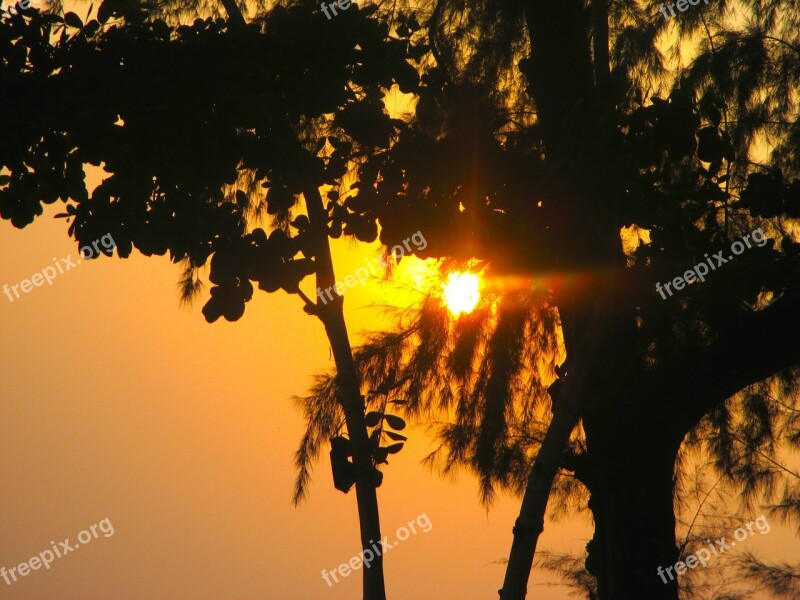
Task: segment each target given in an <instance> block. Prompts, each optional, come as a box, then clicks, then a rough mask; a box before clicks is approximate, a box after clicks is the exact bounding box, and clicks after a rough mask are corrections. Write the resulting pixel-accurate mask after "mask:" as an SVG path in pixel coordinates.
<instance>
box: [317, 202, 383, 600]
mask: <svg viewBox="0 0 800 600" xmlns="http://www.w3.org/2000/svg"><path fill="white" fill-rule="evenodd" d="M303 195H304V196H305V199H306V207H307V209H308V217H309V221H310V223H311V231H312V235H313V236H314V242H315V253H314V258H315V261H316V268H317V286H318V287H321V288H322V289H326V288H329V287H331V286H334V285H335V281H336V276H335V274H334V270H333V261H332V259H331V250H330V245H329V241H328V233H327V215H326V213H325V208H324V206H323V204H322V197H321V196H320V193H319V190H317V189H316V188H310V189H308V190H306V191H305V192H304V194H303ZM343 307H344V301H343V299H342V297H341V296H336V297H335V298H334V300H333V301H332V302H329V303H328V304H325V305H319V304H317V312H318V314H319V317H320V319H321V320H322V323H323V325H324V326H325V332H326V333H327V335H328V340H329V341H330V344H331V349H332V352H333V360H334V362H335V364H336V373H337V382H338V385H339V392H340V395H339V401H340V402H341V404H342V408H343V409H344V415H345V425H346V427H347V434H348V435H349V436H350V442H351V444H352V448H353V463H354V464H355V469H356V502H357V504H358V521H359V526H360V531H361V548H362V550H367V549H370V548H371V547H372V545H373V544H379V543H380V542H379V540H380V539H381V525H380V515H379V513H378V496H377V490H376V489H375V478H374V476H373V473H374V470H373V464H372V454H371V452H370V447H369V436H368V433H367V424H366V421H365V420H364V406H365V405H364V397H363V396H362V395H361V390H360V387H361V386H360V380H359V378H358V374H357V373H356V368H355V363H354V362H353V352H352V348H351V346H350V339H349V336H348V334H347V325H346V323H345V320H344V311H343ZM372 553H373V554H375V553H374V552H372ZM363 585H364V594H363V597H364V600H385V599H386V591H385V587H384V581H383V557H382V556H376V557H375V560H374V561H373V562H372V564H371V565H370V567H369V568H364V569H363Z"/></svg>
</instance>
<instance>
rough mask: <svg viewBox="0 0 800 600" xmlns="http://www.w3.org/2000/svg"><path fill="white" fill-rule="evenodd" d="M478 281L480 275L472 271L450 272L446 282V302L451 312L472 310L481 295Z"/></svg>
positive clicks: (457, 313)
mask: <svg viewBox="0 0 800 600" xmlns="http://www.w3.org/2000/svg"><path fill="white" fill-rule="evenodd" d="M478 283H479V280H478V276H477V275H473V274H472V273H450V276H449V278H448V280H447V283H446V284H444V302H445V304H446V305H447V308H448V309H450V312H451V313H453V314H454V315H456V316H458V315H460V314H461V313H470V312H472V309H474V308H475V305H476V304H477V303H478V300H479V299H480V297H481V295H480V292H479V291H478Z"/></svg>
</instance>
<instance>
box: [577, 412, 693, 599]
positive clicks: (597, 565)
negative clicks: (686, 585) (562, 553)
mask: <svg viewBox="0 0 800 600" xmlns="http://www.w3.org/2000/svg"><path fill="white" fill-rule="evenodd" d="M638 401H639V402H642V398H641V397H639V398H638ZM615 405H616V406H617V408H619V405H618V404H617V403H615ZM622 411H630V409H629V408H628V407H624V408H622ZM620 412H621V411H619V410H613V414H611V413H612V411H609V413H610V414H608V415H606V416H605V417H604V418H603V419H602V422H601V423H599V424H597V423H596V419H595V417H593V416H591V415H586V416H584V427H585V428H586V433H587V443H588V448H589V457H590V462H589V464H588V465H587V469H586V473H585V477H583V478H582V479H583V480H584V481H585V482H586V483H587V485H588V487H589V491H590V493H591V497H590V500H589V508H590V509H591V511H592V514H593V515H594V522H595V533H594V537H593V539H592V541H591V542H589V545H588V546H587V548H588V550H589V556H588V558H587V560H586V567H587V569H588V570H589V572H590V573H592V574H593V575H594V576H595V577H596V578H597V584H598V597H599V598H600V600H619V599H625V598H636V599H638V598H647V599H648V600H677V599H678V584H677V578H676V576H675V575H674V570H673V571H672V573H673V575H672V578H671V577H670V574H669V572H668V571H667V567H672V566H673V565H675V563H676V562H677V561H678V550H677V547H676V544H675V515H674V508H673V493H674V479H673V473H674V467H675V458H676V456H677V453H678V448H679V446H680V439H679V438H678V437H677V436H674V435H671V434H669V433H662V432H660V431H659V423H656V422H654V419H652V418H650V419H649V422H648V419H643V418H639V419H636V418H634V419H626V418H625V417H624V416H621V415H620ZM639 417H641V415H639ZM623 419H624V421H625V422H624V423H620V421H621V420H623ZM612 421H616V422H617V423H618V425H617V426H614V425H613V424H612ZM636 423H638V425H636ZM659 569H661V570H659Z"/></svg>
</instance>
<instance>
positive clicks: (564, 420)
mask: <svg viewBox="0 0 800 600" xmlns="http://www.w3.org/2000/svg"><path fill="white" fill-rule="evenodd" d="M559 396H560V398H559V401H558V402H557V403H555V405H554V407H553V419H552V421H550V426H549V427H548V428H547V433H546V434H545V436H544V440H542V446H541V448H540V449H539V453H538V454H537V455H536V459H535V460H534V463H533V468H532V469H531V472H530V474H529V475H528V484H527V486H526V488H525V496H524V497H523V499H522V507H521V508H520V511H519V516H518V517H517V521H516V523H515V524H514V529H513V533H514V541H513V542H512V544H511V553H510V554H509V557H508V565H507V566H506V575H505V579H504V580H503V587H502V589H500V590H499V593H500V598H501V599H502V600H522V599H523V598H525V595H526V593H527V589H528V577H529V576H530V573H531V568H532V567H533V555H534V552H535V551H536V543H537V542H538V541H539V534H541V533H542V531H543V530H544V515H545V511H546V509H547V500H548V498H549V497H550V488H551V487H552V486H553V479H555V476H556V473H557V472H558V467H559V465H560V464H561V458H562V455H563V453H564V449H565V448H566V446H567V443H568V442H569V436H570V434H571V433H572V430H573V429H574V428H575V425H576V423H577V422H578V415H579V413H580V401H581V393H580V381H579V380H578V378H577V377H574V378H573V377H567V380H566V382H565V383H564V388H563V389H562V393H561V394H560V395H559Z"/></svg>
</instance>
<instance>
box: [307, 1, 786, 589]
mask: <svg viewBox="0 0 800 600" xmlns="http://www.w3.org/2000/svg"><path fill="white" fill-rule="evenodd" d="M430 4H431V6H432V18H431V20H430V21H429V23H428V29H429V39H430V41H431V43H432V46H433V48H432V52H433V54H434V56H435V57H436V60H437V68H436V69H434V70H433V71H432V72H430V73H429V74H428V75H427V77H426V78H424V79H423V82H424V85H423V86H422V87H421V88H420V91H419V97H420V98H419V103H418V105H417V115H416V116H417V120H416V122H415V123H414V126H413V127H411V128H409V129H407V130H404V131H402V132H401V133H400V136H399V139H398V141H397V143H395V144H394V145H393V146H392V148H391V149H390V151H389V152H388V153H387V155H386V156H377V157H375V158H374V160H371V161H369V162H370V163H375V162H376V163H377V166H375V167H372V168H362V170H361V171H360V179H359V195H358V196H357V198H362V197H363V198H364V200H365V202H364V203H363V208H362V209H361V213H362V214H364V215H369V216H374V217H375V218H376V220H377V221H378V222H379V223H380V224H381V225H382V227H383V229H382V233H381V236H382V237H381V239H382V241H384V242H386V243H387V244H390V243H393V242H394V241H395V239H396V238H397V234H396V233H394V232H393V231H392V227H395V226H399V224H402V225H403V226H404V227H409V224H411V225H410V226H411V227H413V228H420V229H422V230H423V231H425V233H426V238H427V239H428V241H429V245H428V248H427V249H426V250H425V253H424V256H433V257H446V256H450V257H456V258H461V259H464V260H466V259H468V258H470V257H475V258H478V259H482V260H485V261H486V264H488V267H487V268H486V271H485V277H486V279H487V281H488V282H491V281H493V280H504V279H514V278H522V279H523V280H525V279H526V278H527V280H528V281H529V283H532V284H534V285H535V286H538V288H545V289H547V290H549V291H550V292H551V296H550V297H549V298H548V299H547V300H546V303H547V305H549V306H551V307H554V308H557V310H558V319H559V321H560V326H561V330H562V331H563V338H564V347H565V351H566V356H567V360H566V362H565V363H564V365H562V366H561V371H562V376H561V377H560V379H559V382H558V384H557V385H556V386H555V387H550V391H551V393H550V396H551V397H552V418H551V420H550V421H549V424H548V426H547V428H546V430H543V429H542V428H541V427H537V426H536V423H535V420H534V418H533V417H532V416H531V415H532V413H533V411H535V410H536V409H537V408H539V407H540V406H541V402H542V400H541V398H542V397H545V398H546V396H545V395H544V393H543V392H544V390H545V389H547V388H548V387H549V386H550V382H549V381H548V379H547V377H546V376H539V377H537V374H534V375H533V376H532V379H533V381H532V382H527V383H528V384H529V385H528V386H527V388H526V387H525V385H523V386H522V387H520V386H519V377H520V376H521V375H520V374H522V373H526V371H525V367H526V366H528V365H529V364H530V357H531V356H532V353H533V352H535V351H536V350H537V348H541V349H547V348H552V346H553V344H552V340H551V342H549V343H547V344H544V342H542V341H541V340H538V341H537V340H536V339H535V338H536V335H535V334H533V333H531V332H530V331H529V328H530V326H529V325H528V323H529V320H530V319H533V320H536V319H540V318H541V315H538V316H530V315H536V313H537V310H536V309H535V308H532V307H531V306H530V305H529V304H526V302H527V300H526V299H525V298H524V297H516V298H515V294H519V292H514V293H508V292H507V293H505V294H504V295H503V296H502V298H500V299H497V304H496V307H497V309H496V315H495V316H494V318H495V319H496V323H494V324H493V325H492V327H491V328H490V329H489V331H488V332H487V331H486V330H484V329H481V326H480V325H475V324H473V325H470V324H469V320H467V321H464V324H463V325H457V326H456V329H455V330H454V331H451V330H449V329H448V328H447V325H446V323H444V322H441V321H442V317H438V320H437V317H436V316H435V313H436V309H435V308H431V309H430V310H427V309H426V306H425V305H423V306H422V308H421V309H420V311H419V317H418V319H416V320H415V319H412V320H411V321H410V322H409V323H406V324H405V325H404V326H401V327H400V329H398V331H397V332H394V333H392V334H390V335H387V336H385V337H384V336H378V337H377V338H375V339H373V340H372V342H371V343H369V344H367V345H366V346H365V347H364V348H363V349H361V350H360V351H359V352H358V353H357V355H356V360H357V362H359V363H363V365H364V366H363V367H362V368H361V370H362V373H363V374H364V377H365V378H367V379H368V378H369V377H370V376H371V374H373V373H385V369H386V368H389V367H391V368H393V369H395V370H396V371H397V373H396V376H397V377H398V378H399V377H405V376H409V377H411V379H410V381H411V382H412V383H409V384H408V387H407V388H406V389H403V390H401V391H402V392H403V393H406V394H407V395H409V396H410V397H411V399H412V401H413V399H414V397H415V396H419V397H420V400H418V404H416V405H414V404H412V405H410V406H409V409H410V410H412V411H413V410H415V406H416V409H417V410H427V409H429V408H431V404H430V402H428V401H427V400H425V397H426V394H433V396H432V397H435V398H437V400H436V401H435V402H439V403H440V406H438V407H436V406H433V408H434V409H436V408H439V409H441V410H447V409H450V408H452V409H453V411H454V414H455V417H454V419H455V424H453V425H451V426H450V427H449V429H445V431H444V435H443V441H444V443H445V448H446V449H447V451H448V452H450V456H451V460H452V461H453V462H458V463H462V464H467V465H469V466H470V467H471V468H474V469H475V470H476V471H477V472H478V473H479V475H480V477H481V481H482V491H483V495H484V498H488V497H489V494H488V491H489V489H490V488H489V486H488V483H490V482H491V481H492V480H493V479H492V478H494V480H495V481H496V482H498V483H500V484H504V485H505V484H507V485H509V486H510V487H512V489H520V488H524V492H525V493H524V497H523V503H522V508H521V512H520V517H519V519H518V520H517V523H516V526H515V528H514V544H513V546H512V550H511V554H510V557H509V565H508V569H507V573H506V580H505V583H504V586H503V589H502V591H501V597H502V598H523V597H524V596H525V588H526V582H527V578H528V574H529V571H530V568H531V565H532V561H533V555H534V550H535V547H536V542H537V539H538V535H539V533H540V532H541V529H542V527H543V518H544V513H545V507H546V505H547V500H548V497H549V494H550V492H551V487H552V485H553V482H554V480H555V478H556V477H557V475H558V473H559V469H565V470H568V471H570V472H572V473H574V477H575V478H577V479H578V480H579V481H580V482H581V483H582V484H583V485H584V486H585V487H586V488H587V489H588V491H589V494H590V495H589V501H588V507H589V508H590V510H591V511H592V515H593V518H594V523H595V535H594V538H593V540H592V541H591V542H590V544H589V546H588V557H587V560H586V567H587V569H588V571H589V572H590V573H592V574H593V575H594V576H595V577H596V579H597V593H598V597H600V598H643V597H644V598H677V596H678V585H677V581H676V580H671V581H669V582H668V583H667V584H664V583H662V581H661V580H660V579H659V578H658V576H657V575H656V572H657V567H659V566H662V565H663V566H666V565H674V564H675V563H676V562H677V561H678V559H679V554H680V550H681V549H679V548H678V545H677V544H676V538H675V535H676V519H675V513H674V507H673V494H674V493H675V491H676V486H675V480H674V471H675V467H676V459H677V457H678V453H679V450H680V448H681V444H682V443H684V442H685V443H687V444H690V445H691V444H693V443H696V442H695V440H696V439H697V436H699V435H700V432H704V433H703V435H702V439H703V443H704V444H706V445H707V446H708V450H709V451H710V452H711V453H712V456H713V457H714V461H715V465H716V467H717V468H718V470H719V472H720V474H722V475H724V477H725V478H726V479H727V480H728V481H729V482H730V483H731V484H736V485H739V486H740V487H741V489H742V491H743V496H742V498H743V500H746V501H749V502H752V500H753V498H754V496H757V495H759V494H760V495H761V496H762V499H764V500H765V501H769V499H770V498H773V497H775V494H780V495H781V496H782V497H781V501H780V502H779V504H778V508H782V509H786V510H788V511H789V512H790V513H791V514H792V515H793V516H794V517H795V518H797V517H798V516H800V511H798V508H799V507H798V504H797V485H796V482H793V480H791V479H788V480H786V481H785V485H786V486H787V487H786V488H785V490H784V491H783V492H779V490H778V489H777V487H778V483H779V482H781V481H782V479H781V477H783V476H784V475H786V473H784V472H783V471H782V469H781V468H778V467H776V466H775V464H772V463H776V462H777V461H776V458H775V457H776V453H777V452H778V447H779V446H780V444H781V443H783V444H788V445H790V446H791V445H795V446H796V444H797V442H798V435H797V431H798V429H797V420H796V414H795V413H793V412H792V411H796V406H797V405H796V403H795V399H794V398H795V395H796V391H797V376H798V369H797V367H798V364H800V343H798V341H797V340H798V337H797V336H798V334H800V320H799V319H798V318H797V311H798V308H800V289H799V288H798V285H799V284H798V277H797V275H798V273H799V272H800V271H798V267H799V266H800V259H798V254H800V253H799V252H798V230H797V219H798V218H800V180H798V179H797V177H798V175H799V174H800V173H798V157H797V140H798V139H800V137H799V136H798V134H800V124H798V121H797V116H798V115H797V113H798V107H797V104H796V100H795V99H796V97H797V92H798V91H800V90H798V84H799V83H800V69H798V67H799V66H800V51H798V47H797V45H796V44H795V43H793V42H792V40H793V39H794V37H795V32H796V31H797V25H798V19H799V18H800V16H798V15H797V14H796V11H793V9H792V7H793V3H791V2H780V1H769V2H767V1H765V2H754V3H750V4H748V5H747V6H741V5H738V4H737V5H734V3H731V2H724V1H721V2H718V3H715V5H714V6H713V8H709V9H708V10H706V7H705V6H703V5H701V6H699V7H694V8H692V10H690V11H687V12H685V13H680V14H679V15H678V16H677V17H675V19H674V20H672V21H667V20H665V19H664V18H663V16H662V15H661V14H660V12H659V11H658V9H657V6H650V5H645V3H640V2H630V3H624V4H623V3H607V2H603V1H600V0H598V1H596V2H591V3H584V2H580V1H578V0H565V1H564V2H559V3H555V2H548V1H545V0H528V1H522V2H498V1H494V0H485V1H479V2H476V3H472V4H470V5H469V6H466V5H464V4H463V3H460V2H453V1H450V0H443V1H440V2H435V3H430ZM734 6H736V7H737V8H739V9H740V10H741V11H742V12H740V13H739V19H738V21H737V20H735V19H734V20H733V22H732V23H731V20H728V19H726V18H725V11H726V10H727V9H728V8H731V7H734ZM670 36H672V37H670ZM464 40H468V42H465V41H464ZM670 44H672V47H671V48H670V47H669V45H670ZM691 47H694V48H696V49H697V51H696V56H694V57H692V60H691V62H690V63H689V64H688V66H687V67H683V66H682V65H681V64H680V63H675V62H673V63H672V64H670V63H668V62H667V61H666V59H665V58H664V56H663V54H662V53H661V48H666V49H667V50H670V51H671V54H672V56H673V57H675V59H676V60H677V59H679V58H680V57H681V55H682V54H683V53H687V48H691ZM670 67H671V68H670ZM765 140H769V141H770V146H769V147H770V148H771V149H772V152H770V153H769V155H767V156H766V158H763V157H760V155H763V154H764V152H763V150H762V146H763V143H764V142H765ZM365 190H366V192H365ZM759 227H761V228H762V233H764V234H765V235H766V238H768V239H765V240H764V243H761V242H759V246H760V247H756V246H755V245H753V247H752V248H751V249H748V250H747V252H746V253H744V254H742V255H741V256H738V257H736V258H735V259H733V258H732V256H733V254H734V253H737V251H736V250H731V248H732V245H733V244H735V243H737V241H738V240H740V239H741V238H743V237H744V236H745V235H748V234H751V232H753V231H755V230H756V229H757V228H759ZM738 243H739V244H742V242H741V241H738ZM626 245H627V247H626ZM716 254H719V256H720V259H721V260H718V261H717V262H716V263H712V264H711V265H710V266H711V267H713V269H714V272H713V274H712V275H710V276H709V277H708V279H707V280H706V281H699V280H698V279H697V277H695V278H694V280H695V281H694V283H693V284H692V285H689V286H687V287H686V288H685V289H682V290H681V291H680V293H677V291H676V293H675V294H671V295H670V296H669V297H666V296H665V297H664V298H663V299H662V297H660V296H659V294H658V293H657V291H656V290H657V288H656V287H655V286H656V284H657V283H659V282H665V281H666V282H672V281H673V279H674V278H675V277H676V276H683V275H684V273H685V272H686V270H687V269H688V268H691V267H693V266H694V265H698V264H699V263H703V262H705V261H706V260H707V258H708V257H709V256H711V255H716ZM723 262H724V263H727V264H724V265H723ZM467 266H468V263H467ZM717 267H720V268H717ZM709 270H710V269H709ZM681 287H683V286H681ZM678 289H680V288H678ZM519 306H527V308H526V309H525V310H521V309H520V308H519ZM439 310H440V309H439ZM527 311H530V312H527ZM478 321H480V320H479V319H478ZM459 327H462V330H459ZM526 332H527V333H528V334H529V335H532V336H533V337H532V338H531V337H527V338H526V336H525V333H526ZM414 343H415V344H416V345H417V346H416V348H415V347H414ZM537 344H544V345H537ZM409 345H410V346H409ZM465 348H466V349H465ZM475 348H477V349H478V350H479V353H477V354H472V355H471V354H470V352H471V349H475ZM384 353H387V355H388V356H389V357H390V358H385V359H384V358H381V357H382V355H383V354H384ZM403 353H405V354H406V355H407V357H408V358H407V362H403V363H400V362H399V361H398V356H402V355H403ZM464 356H466V357H467V358H466V359H464ZM472 356H479V358H475V362H469V358H471V357H472ZM464 361H466V364H469V366H470V368H468V369H465V368H464V367H463V364H465V362H464ZM552 361H553V358H552V357H551V359H550V364H551V366H552ZM471 369H474V371H473V370H471ZM528 376H529V377H531V376H530V374H529V373H528ZM472 377H475V378H477V379H470V378H472ZM414 381H418V382H425V384H424V385H420V386H417V387H416V388H415V387H414V384H413V382H414ZM475 390H478V391H477V392H476V391H475ZM307 400H310V401H312V402H313V400H311V399H307ZM779 402H784V403H785V404H786V406H787V407H788V408H784V409H779V407H778V405H777V404H776V403H779ZM787 411H788V412H787ZM519 412H521V413H522V414H521V415H520V414H519ZM412 414H413V412H412ZM578 425H580V427H579V428H578V429H577V430H576V426H578ZM320 433H321V430H319V429H318V428H317V426H316V425H315V424H312V425H311V427H310V429H309V434H310V435H312V436H313V435H318V434H320ZM581 439H584V440H585V441H584V442H583V447H581ZM570 440H572V441H570ZM532 452H535V458H534V459H533V460H532V461H531V453H532ZM765 457H766V459H765ZM770 461H772V463H770ZM530 462H533V466H532V468H531V467H530ZM778 465H779V463H778ZM779 466H780V465H779ZM520 473H526V474H527V481H525V483H524V485H520V478H519V475H520ZM684 549H685V548H684ZM755 572H760V573H761V574H764V573H766V572H767V571H766V570H764V569H761V570H760V571H758V570H757V569H756V570H754V573H755ZM775 573H778V571H775ZM776 580H777V577H776ZM776 585H778V584H776ZM776 589H777V588H776Z"/></svg>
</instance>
